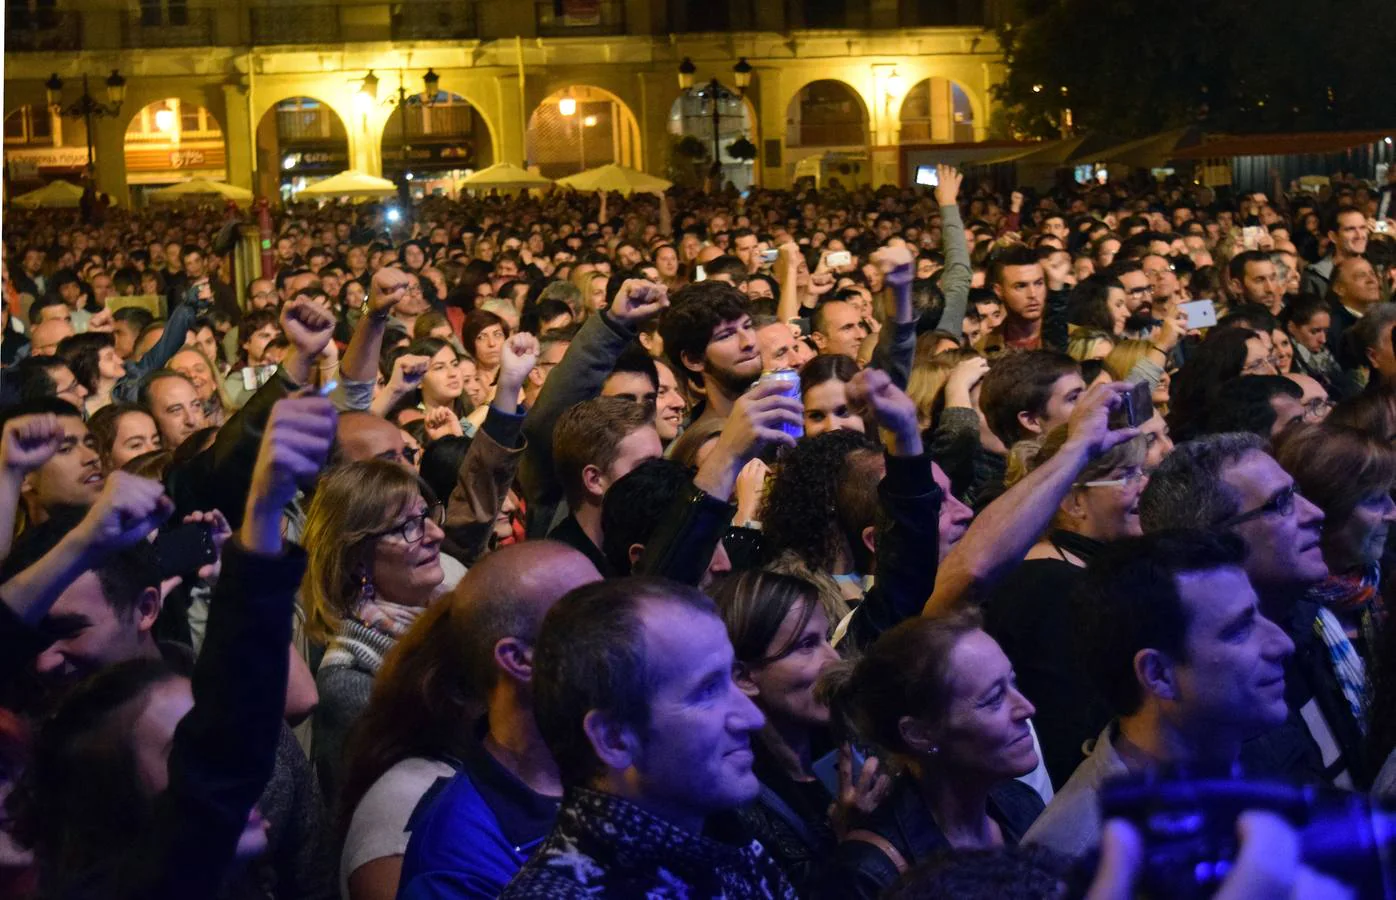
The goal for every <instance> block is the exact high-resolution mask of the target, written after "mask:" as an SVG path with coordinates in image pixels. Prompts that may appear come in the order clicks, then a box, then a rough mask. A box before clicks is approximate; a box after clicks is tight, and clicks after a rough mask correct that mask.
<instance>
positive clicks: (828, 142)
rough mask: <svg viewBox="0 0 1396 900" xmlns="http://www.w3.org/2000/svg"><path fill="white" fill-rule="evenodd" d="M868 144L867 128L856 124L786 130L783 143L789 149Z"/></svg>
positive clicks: (803, 125) (790, 128)
mask: <svg viewBox="0 0 1396 900" xmlns="http://www.w3.org/2000/svg"><path fill="white" fill-rule="evenodd" d="M867 142H868V131H867V128H866V127H864V126H863V125H861V124H859V123H857V122H843V123H831V124H826V125H811V124H807V123H801V124H800V125H799V127H795V126H793V125H792V126H790V127H789V128H788V129H787V133H786V138H785V143H786V145H787V146H790V147H857V146H861V145H863V144H866V143H867Z"/></svg>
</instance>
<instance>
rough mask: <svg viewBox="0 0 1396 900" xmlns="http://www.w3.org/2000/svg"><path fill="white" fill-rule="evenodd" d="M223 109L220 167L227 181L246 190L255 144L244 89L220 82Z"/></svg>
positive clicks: (250, 112) (252, 165)
mask: <svg viewBox="0 0 1396 900" xmlns="http://www.w3.org/2000/svg"><path fill="white" fill-rule="evenodd" d="M223 109H224V113H223V118H224V122H223V149H224V156H225V159H226V160H227V162H226V163H225V166H224V167H225V169H226V170H227V178H228V183H229V184H231V185H234V186H235V187H240V188H246V189H247V190H249V191H250V190H252V170H253V169H254V168H255V167H256V153H257V147H256V135H254V134H253V133H252V126H251V115H252V110H251V107H250V105H249V102H248V92H247V91H246V90H245V89H243V88H242V87H240V86H239V85H235V84H225V85H223Z"/></svg>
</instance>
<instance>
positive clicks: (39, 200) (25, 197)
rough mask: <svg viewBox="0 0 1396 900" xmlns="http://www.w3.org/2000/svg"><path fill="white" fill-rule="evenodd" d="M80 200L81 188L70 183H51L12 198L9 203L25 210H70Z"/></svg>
mask: <svg viewBox="0 0 1396 900" xmlns="http://www.w3.org/2000/svg"><path fill="white" fill-rule="evenodd" d="M80 200H82V188H80V187H78V186H77V185H76V184H73V183H72V182H71V181H51V182H49V183H48V184H46V185H44V186H43V187H41V188H39V189H38V190H33V191H30V192H28V193H27V194H20V195H19V196H18V197H13V198H11V199H10V202H11V203H13V204H14V205H15V206H23V207H24V208H26V209H37V208H39V207H45V208H50V209H51V208H68V209H72V208H75V207H76V206H77V205H78V201H80Z"/></svg>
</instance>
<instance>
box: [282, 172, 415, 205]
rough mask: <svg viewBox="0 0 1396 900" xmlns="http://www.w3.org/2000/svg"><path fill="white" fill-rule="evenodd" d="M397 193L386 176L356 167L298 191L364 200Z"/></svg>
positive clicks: (321, 196) (303, 194) (305, 194)
mask: <svg viewBox="0 0 1396 900" xmlns="http://www.w3.org/2000/svg"><path fill="white" fill-rule="evenodd" d="M396 193H397V185H395V184H393V183H392V182H391V181H389V180H388V179H386V178H377V177H375V176H373V175H369V174H367V173H366V172H360V171H358V170H357V169H345V170H344V171H343V172H340V173H339V174H338V175H331V176H330V177H329V178H326V179H325V180H324V181H317V182H315V183H314V184H312V185H310V186H309V187H306V188H305V189H303V190H301V191H299V192H298V194H297V195H298V196H300V197H310V198H313V199H322V200H328V199H333V198H335V197H353V198H354V199H356V200H366V199H371V198H374V197H391V196H393V195H394V194H396Z"/></svg>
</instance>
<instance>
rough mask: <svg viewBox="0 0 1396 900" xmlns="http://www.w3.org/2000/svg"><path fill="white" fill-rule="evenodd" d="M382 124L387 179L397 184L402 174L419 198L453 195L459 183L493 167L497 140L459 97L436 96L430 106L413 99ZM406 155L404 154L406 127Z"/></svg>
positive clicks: (470, 105) (474, 108)
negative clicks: (405, 174) (429, 195)
mask: <svg viewBox="0 0 1396 900" xmlns="http://www.w3.org/2000/svg"><path fill="white" fill-rule="evenodd" d="M405 106H406V109H405V115H404V108H403V106H395V107H393V109H392V112H391V113H390V114H389V115H388V118H387V119H386V120H385V121H384V123H383V135H382V140H381V146H382V152H383V177H384V178H389V179H392V180H393V181H396V180H397V179H398V176H399V175H400V174H401V173H402V171H403V168H404V156H405V157H406V168H407V173H408V175H409V176H410V178H409V180H411V181H412V182H413V193H414V194H417V195H419V196H421V195H427V194H432V193H437V192H444V193H448V194H454V193H455V192H456V190H457V182H458V181H459V180H460V178H462V177H464V176H465V175H467V174H469V173H470V172H471V171H473V170H475V169H483V168H484V167H485V166H488V165H490V164H491V163H493V162H494V161H495V137H494V132H493V131H492V130H491V129H490V125H489V122H488V120H486V118H485V116H484V115H483V114H482V113H481V112H480V109H479V107H477V106H476V105H475V104H474V103H471V102H470V101H469V100H467V99H466V98H464V97H462V96H461V95H460V94H456V93H451V92H448V91H444V90H443V91H438V92H437V95H436V97H435V98H433V99H432V100H431V102H429V103H428V102H423V101H422V99H421V98H420V97H417V96H409V97H408V98H407V102H406V104H405ZM404 123H405V125H406V129H407V135H406V144H407V152H406V153H405V154H404V152H403V143H404V141H403V126H404Z"/></svg>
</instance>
